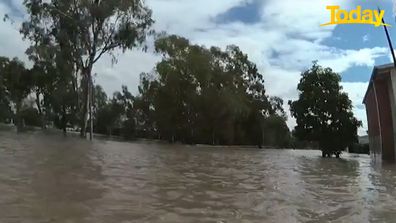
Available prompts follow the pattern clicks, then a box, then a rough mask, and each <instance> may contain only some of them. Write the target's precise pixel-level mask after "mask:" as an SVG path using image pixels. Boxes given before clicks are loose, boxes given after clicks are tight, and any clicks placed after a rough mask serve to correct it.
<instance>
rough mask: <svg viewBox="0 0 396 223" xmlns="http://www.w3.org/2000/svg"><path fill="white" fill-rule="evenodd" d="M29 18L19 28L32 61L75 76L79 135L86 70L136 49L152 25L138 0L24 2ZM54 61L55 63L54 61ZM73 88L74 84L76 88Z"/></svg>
mask: <svg viewBox="0 0 396 223" xmlns="http://www.w3.org/2000/svg"><path fill="white" fill-rule="evenodd" d="M24 5H25V6H26V8H27V12H28V14H29V19H28V20H27V21H25V22H24V23H23V25H22V28H21V33H22V34H23V36H24V37H25V38H26V39H28V40H30V41H31V43H32V44H31V47H30V48H29V49H28V50H27V53H28V55H29V56H30V58H31V59H32V60H34V61H36V62H37V61H44V62H48V61H55V63H56V66H57V69H58V70H61V71H62V73H71V74H73V75H75V76H76V77H75V79H78V75H80V76H81V90H82V100H81V103H80V102H79V103H80V104H81V106H80V109H79V110H80V114H81V117H80V119H81V129H82V131H81V135H82V136H85V130H86V128H87V119H88V110H89V107H92V106H90V104H89V103H90V101H92V96H91V94H90V93H91V90H90V89H91V88H92V76H91V75H92V74H91V73H92V69H93V66H94V64H95V63H96V62H97V61H98V60H99V59H100V58H101V57H102V56H103V55H104V54H106V53H109V54H110V55H112V56H113V61H116V57H114V54H113V52H114V50H116V49H122V50H123V51H125V50H127V49H132V48H134V47H137V46H138V45H140V44H142V43H143V42H144V41H145V39H146V36H147V34H148V33H150V27H151V25H152V24H153V20H152V18H151V14H152V13H151V10H150V9H149V8H148V7H147V6H146V5H145V2H144V1H142V0H129V1H123V0H73V1H69V0H50V1H37V0H24ZM54 58H55V60H54ZM76 84H77V83H75V85H76Z"/></svg>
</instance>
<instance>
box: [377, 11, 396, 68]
mask: <svg viewBox="0 0 396 223" xmlns="http://www.w3.org/2000/svg"><path fill="white" fill-rule="evenodd" d="M378 12H381V10H380V8H379V7H378ZM382 24H386V23H385V19H384V18H383V17H382ZM384 30H385V35H386V39H387V40H388V44H389V48H390V51H391V53H392V59H393V66H394V67H395V68H396V57H395V51H394V50H393V45H392V40H391V38H390V35H389V31H388V28H387V27H386V26H385V25H384Z"/></svg>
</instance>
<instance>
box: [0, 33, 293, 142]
mask: <svg viewBox="0 0 396 223" xmlns="http://www.w3.org/2000/svg"><path fill="white" fill-rule="evenodd" d="M155 51H156V53H158V54H161V55H162V60H161V61H160V62H159V63H157V65H156V67H155V68H154V69H153V70H154V71H153V72H151V73H142V74H141V76H140V79H141V81H140V85H139V93H138V94H137V95H133V94H132V93H130V92H129V90H128V88H127V86H123V87H122V91H121V92H115V93H114V94H113V96H112V97H108V96H107V95H106V93H105V92H104V90H103V89H102V87H101V86H99V85H96V86H93V89H92V95H93V97H92V98H93V102H92V105H93V110H92V119H93V130H94V132H96V133H101V134H106V135H117V136H122V137H124V138H126V139H134V138H153V139H162V140H168V141H170V142H182V143H191V144H195V143H200V144H216V145H219V144H222V145H232V144H239V145H244V144H248V145H268V146H278V147H286V146H289V145H290V140H291V136H290V132H289V129H288V127H287V125H286V114H285V111H284V110H283V101H282V99H280V98H278V97H269V96H268V95H267V94H266V92H265V88H264V79H263V75H262V74H260V73H259V72H258V70H257V67H256V65H255V64H254V63H252V62H251V61H249V59H248V57H247V55H246V54H244V53H243V52H241V50H240V49H239V48H238V47H236V46H229V47H227V49H226V50H225V51H223V50H221V49H219V48H215V47H212V48H210V49H207V48H205V47H203V46H198V45H193V44H191V43H190V42H189V41H188V40H187V39H185V38H182V37H178V36H164V37H162V38H159V39H158V40H157V41H156V42H155ZM84 81H85V80H84V79H83V78H80V77H79V76H76V75H74V73H73V72H59V68H57V67H54V66H53V65H52V64H51V63H35V64H34V66H33V67H32V68H31V69H27V68H25V66H24V64H23V63H22V62H21V61H19V60H18V59H12V60H10V59H8V58H0V96H1V97H0V120H1V121H3V122H10V121H11V120H12V119H14V120H15V124H16V125H18V126H23V125H24V124H26V125H36V126H42V127H46V126H51V125H53V126H55V127H57V128H60V129H63V130H64V131H65V132H66V130H67V129H68V128H73V129H78V128H81V126H80V123H81V119H82V118H83V117H82V112H81V108H82V107H83V106H84V104H83V103H81V98H82V97H83V94H82V91H81V90H80V88H79V86H80V85H82V82H84ZM28 96H30V98H34V101H30V103H28V102H29V100H26V98H27V97H28ZM33 96H34V97H33ZM24 101H25V102H24ZM12 108H13V109H12ZM89 128H90V126H89V125H88V127H87V129H88V130H89Z"/></svg>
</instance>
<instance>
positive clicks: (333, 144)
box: [289, 62, 361, 157]
mask: <svg viewBox="0 0 396 223" xmlns="http://www.w3.org/2000/svg"><path fill="white" fill-rule="evenodd" d="M340 81H341V77H340V75H339V74H337V73H335V72H334V71H332V69H331V68H323V67H321V66H320V65H318V64H317V63H316V62H314V63H313V65H312V67H311V68H310V69H308V70H306V71H304V72H303V73H302V77H301V80H300V83H299V84H298V88H297V89H298V90H299V92H300V96H299V99H298V100H296V101H290V102H289V104H290V110H291V113H292V115H293V117H295V118H296V120H297V126H296V128H295V136H296V137H297V138H298V139H300V140H306V141H314V142H318V143H319V146H320V149H321V150H322V153H323V156H331V155H332V154H335V155H336V156H337V157H338V156H339V155H340V154H341V152H342V150H344V149H345V148H346V147H347V146H349V145H350V144H352V143H353V142H355V141H356V140H357V130H358V127H360V126H361V122H360V121H358V120H357V119H356V118H355V117H354V115H353V112H352V102H351V100H349V98H348V95H347V94H346V93H345V92H343V91H342V87H341V86H340Z"/></svg>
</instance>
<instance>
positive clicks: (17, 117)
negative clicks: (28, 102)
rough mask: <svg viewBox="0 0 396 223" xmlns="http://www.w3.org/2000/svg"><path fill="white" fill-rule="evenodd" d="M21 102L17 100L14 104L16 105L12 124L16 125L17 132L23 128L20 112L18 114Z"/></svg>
mask: <svg viewBox="0 0 396 223" xmlns="http://www.w3.org/2000/svg"><path fill="white" fill-rule="evenodd" d="M21 104H22V102H20V101H18V102H17V103H16V106H15V107H16V114H15V122H16V123H14V124H15V125H16V127H17V131H18V132H19V131H21V130H22V128H23V126H22V120H21V114H20V113H21Z"/></svg>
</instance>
